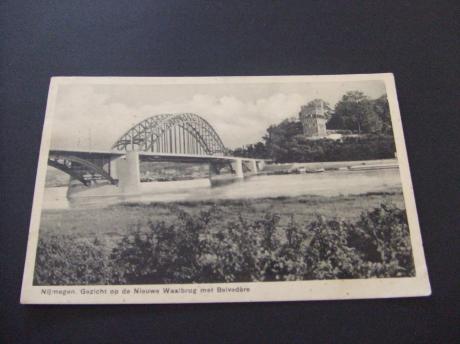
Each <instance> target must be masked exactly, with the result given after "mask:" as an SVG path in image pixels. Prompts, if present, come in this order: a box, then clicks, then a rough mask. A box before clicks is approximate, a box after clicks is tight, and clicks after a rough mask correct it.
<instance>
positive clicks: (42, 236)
mask: <svg viewBox="0 0 460 344" xmlns="http://www.w3.org/2000/svg"><path fill="white" fill-rule="evenodd" d="M429 294H430V284H429V280H428V272H427V269H426V265H425V258H424V254H423V247H422V241H421V237H420V230H419V225H418V220H417V212H416V206H415V201H414V195H413V189H412V184H411V178H410V172H409V164H408V161H407V154H406V149H405V144H404V136H403V131H402V126H401V121H400V114H399V108H398V103H397V96H396V88H395V84H394V79H393V76H392V75H391V74H367V75H365V74H362V75H341V76H340V75H336V76H273V77H200V78H192V77H187V78H179V77H177V78H149V77H144V78H142V77H136V78H126V77H125V78H123V77H56V78H53V79H52V80H51V85H50V91H49V97H48V105H47V110H46V117H45V124H44V129H43V136H42V144H41V150H40V158H39V166H38V171H37V179H36V186H35V194H34V204H33V210H32V218H31V223H30V234H29V243H28V250H27V258H26V266H25V272H24V280H23V289H22V296H21V302H22V303H178V302H185V303H187V302H249V301H281V300H293V301H294V300H320V299H348V298H380V297H402V296H422V295H429Z"/></svg>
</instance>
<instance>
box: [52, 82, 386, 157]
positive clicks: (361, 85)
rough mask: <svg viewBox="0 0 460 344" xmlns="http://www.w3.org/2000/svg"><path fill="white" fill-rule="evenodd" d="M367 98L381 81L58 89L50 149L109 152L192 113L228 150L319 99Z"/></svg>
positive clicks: (252, 140) (379, 90)
mask: <svg viewBox="0 0 460 344" xmlns="http://www.w3.org/2000/svg"><path fill="white" fill-rule="evenodd" d="M351 90H359V91H362V92H364V93H365V94H366V95H368V96H369V97H371V98H377V97H380V96H381V95H383V94H385V86H384V83H383V81H353V82H350V81H346V82H343V81H337V82H297V81H296V82H289V83H273V82H271V83H244V84H242V83H236V82H231V80H230V81H229V82H225V83H220V84H190V83H188V84H163V85H152V84H129V85H127V84H112V85H108V84H94V83H92V84H91V83H87V84H85V83H81V82H80V83H77V84H60V85H59V89H58V93H57V100H56V104H55V112H54V114H53V120H52V139H51V147H52V148H53V149H75V150H76V149H84V150H87V149H90V150H110V148H111V146H112V144H113V143H115V141H116V140H117V139H118V138H119V137H120V136H121V135H123V134H124V133H125V132H126V131H128V130H129V129H130V128H131V127H132V126H134V125H135V124H136V123H138V122H140V121H142V120H143V119H145V118H148V117H151V116H155V115H159V114H164V113H184V112H189V113H195V114H197V115H199V116H201V117H203V118H204V119H206V120H207V121H208V122H209V123H210V124H211V125H212V126H213V127H214V129H215V130H216V131H217V133H218V134H219V136H220V137H221V139H222V141H223V142H224V144H225V145H226V147H227V148H231V149H233V148H236V147H241V146H242V145H246V144H249V143H256V142H258V141H260V140H261V139H262V136H263V135H264V134H265V132H266V129H267V128H268V127H269V126H270V125H272V124H277V123H279V122H281V121H282V120H284V119H286V118H291V117H297V115H298V113H299V110H300V107H301V106H302V105H304V104H307V103H308V102H309V101H311V100H313V99H315V98H321V99H323V100H324V101H326V102H328V103H329V104H330V105H331V107H333V106H334V105H335V104H336V103H337V101H339V100H340V98H341V97H342V95H343V94H345V93H346V92H347V91H351Z"/></svg>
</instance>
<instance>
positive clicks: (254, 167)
mask: <svg viewBox="0 0 460 344" xmlns="http://www.w3.org/2000/svg"><path fill="white" fill-rule="evenodd" d="M250 163H251V165H250V166H251V167H250V169H251V172H252V173H254V174H257V172H259V168H258V167H257V160H251V161H250Z"/></svg>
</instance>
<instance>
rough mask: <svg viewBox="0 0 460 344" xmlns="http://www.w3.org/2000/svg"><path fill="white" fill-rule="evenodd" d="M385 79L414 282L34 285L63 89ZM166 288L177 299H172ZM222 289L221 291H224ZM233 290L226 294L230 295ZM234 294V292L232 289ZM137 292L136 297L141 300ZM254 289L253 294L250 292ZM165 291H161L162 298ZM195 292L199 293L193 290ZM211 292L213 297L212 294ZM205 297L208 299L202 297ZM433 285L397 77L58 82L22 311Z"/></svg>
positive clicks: (391, 293)
mask: <svg viewBox="0 0 460 344" xmlns="http://www.w3.org/2000/svg"><path fill="white" fill-rule="evenodd" d="M364 80H382V81H384V83H385V86H386V91H387V96H388V102H389V106H390V113H391V120H392V125H393V131H394V137H395V143H396V150H397V157H398V162H399V166H400V174H401V180H402V187H403V195H404V200H405V205H406V212H407V218H408V222H409V230H410V237H411V244H412V251H413V258H414V265H415V270H416V276H415V277H405V278H379V279H377V278H371V279H355V280H314V281H295V282H286V281H283V282H251V283H210V284H170V285H163V284H161V285H120V286H118V285H116V286H115V285H109V286H99V285H97V286H33V274H34V266H35V256H36V250H37V244H38V232H39V224H40V217H41V210H42V199H43V194H44V186H45V177H46V169H47V159H48V152H49V148H50V142H51V131H52V119H53V114H54V109H55V104H56V100H57V94H58V88H59V86H60V85H64V84H69V83H72V84H77V83H78V84H111V85H113V84H133V85H134V84H136V85H140V84H146V85H150V84H193V83H195V84H199V83H204V84H212V83H226V82H228V83H267V82H277V83H289V82H332V81H334V82H337V81H342V82H345V81H364ZM164 288H170V289H175V290H177V291H178V293H165V289H164ZM218 288H221V291H218ZM225 288H227V289H225ZM232 288H233V289H232ZM136 289H137V292H138V293H136ZM246 289H249V291H246ZM156 290H158V292H156ZM193 290H196V293H195V294H194V293H193V292H192V291H193ZM211 290H212V291H211ZM202 291H203V292H202ZM430 294H431V288H430V282H429V278H428V272H427V268H426V263H425V257H424V252H423V245H422V238H421V234H420V226H419V222H418V217H417V210H416V204H415V198H414V193H413V187H412V182H411V176H410V170H409V162H408V158H407V151H406V145H405V141H404V135H403V128H402V123H401V117H400V112H399V106H398V99H397V95H396V88H395V82H394V77H393V74H391V73H383V74H357V75H323V76H249V77H184V78H179V77H173V78H169V77H53V78H52V79H51V83H50V89H49V94H48V102H47V108H46V115H45V121H44V126H43V135H42V141H41V146H40V154H39V162H38V169H37V177H36V183H35V192H34V197H33V206H32V215H31V221H30V229H29V239H28V244H27V254H26V262H25V268H24V277H23V283H22V291H21V303H23V304H108V303H114V304H119V303H207V302H253V301H295V300H326V299H331V300H332V299H362V298H390V297H391V298H392V297H412V296H428V295H430Z"/></svg>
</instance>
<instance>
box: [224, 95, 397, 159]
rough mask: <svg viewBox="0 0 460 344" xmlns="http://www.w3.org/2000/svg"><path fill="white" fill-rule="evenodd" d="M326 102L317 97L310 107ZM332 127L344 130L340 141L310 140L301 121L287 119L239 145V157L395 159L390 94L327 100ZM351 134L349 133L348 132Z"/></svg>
mask: <svg viewBox="0 0 460 344" xmlns="http://www.w3.org/2000/svg"><path fill="white" fill-rule="evenodd" d="M320 102H323V101H322V100H321V99H315V100H313V101H311V102H309V103H308V104H307V105H306V106H307V107H308V106H317V104H318V103H320ZM322 106H323V107H324V110H325V111H324V112H325V116H326V118H327V119H328V122H327V124H326V126H327V129H328V130H334V132H336V133H342V134H344V133H345V135H343V137H342V138H341V139H339V140H333V139H331V138H327V137H326V138H322V139H314V140H312V139H310V138H308V137H306V136H305V135H304V134H303V129H302V124H301V123H300V121H298V120H293V119H285V120H283V121H282V122H281V123H279V124H276V125H271V126H269V127H268V128H267V132H266V135H264V137H263V138H262V141H260V142H258V143H255V144H250V145H246V146H244V147H241V148H237V149H235V150H234V151H233V154H235V155H237V156H245V157H254V158H267V159H272V160H273V161H275V162H314V161H346V160H371V159H386V158H393V157H394V153H395V150H396V148H395V143H394V138H393V133H392V126H391V118H390V109H389V105H388V100H387V97H386V95H382V96H381V97H379V98H377V99H371V98H369V97H368V96H366V95H365V94H364V93H363V92H361V91H350V92H347V93H345V94H344V95H343V96H342V98H341V99H340V100H339V101H338V102H337V104H336V105H335V107H334V108H333V109H332V108H330V106H329V104H327V103H326V102H323V105H322ZM347 134H348V135H347Z"/></svg>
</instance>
